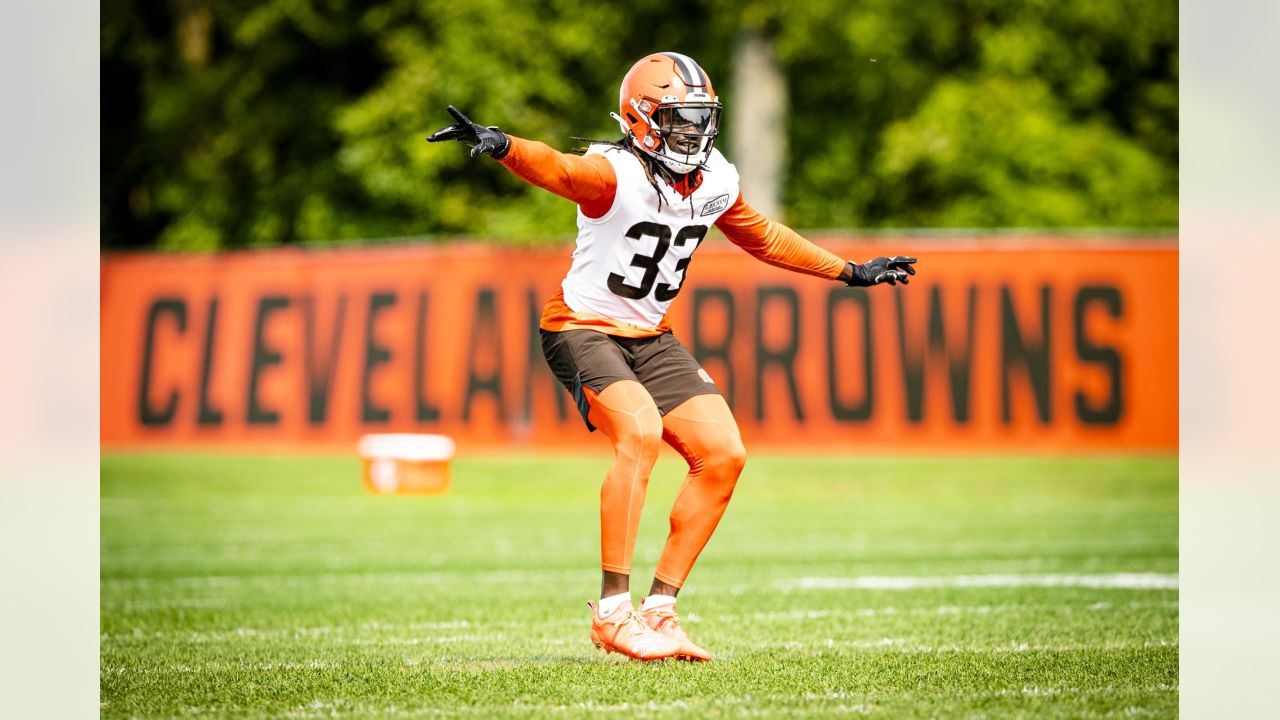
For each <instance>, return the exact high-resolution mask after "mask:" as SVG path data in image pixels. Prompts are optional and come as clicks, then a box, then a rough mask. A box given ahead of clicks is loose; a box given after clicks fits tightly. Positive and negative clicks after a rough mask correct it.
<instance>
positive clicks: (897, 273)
mask: <svg viewBox="0 0 1280 720" xmlns="http://www.w3.org/2000/svg"><path fill="white" fill-rule="evenodd" d="M915 261H916V259H915V258H913V257H906V256H905V255H895V256H893V257H891V258H887V257H878V258H875V259H874V260H869V261H867V262H865V263H863V264H861V265H859V264H858V263H855V262H853V261H850V262H849V271H850V275H849V279H848V283H849V285H850V286H852V287H871V286H872V285H879V284H880V283H889V284H890V285H897V284H898V283H902V284H903V285H906V284H907V283H908V282H910V281H909V280H908V279H907V276H908V275H915V274H916V269H915V268H913V267H911V265H912V263H914V262H915Z"/></svg>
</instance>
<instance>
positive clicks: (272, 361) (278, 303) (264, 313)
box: [245, 295, 289, 425]
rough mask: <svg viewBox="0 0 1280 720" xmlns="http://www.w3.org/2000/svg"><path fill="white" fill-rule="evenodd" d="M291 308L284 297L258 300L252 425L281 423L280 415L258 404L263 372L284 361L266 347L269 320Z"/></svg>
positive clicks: (251, 387)
mask: <svg viewBox="0 0 1280 720" xmlns="http://www.w3.org/2000/svg"><path fill="white" fill-rule="evenodd" d="M288 307H289V298H288V297H286V296H284V295H267V296H264V297H261V298H259V299H258V319H257V321H256V322H255V323H254V328H253V361H252V363H251V364H250V366H249V367H250V369H249V400H248V402H246V403H245V406H246V407H247V408H248V413H247V415H246V418H245V419H246V421H247V422H248V423H249V424H250V425H275V424H276V423H278V422H280V413H278V412H276V411H275V410H272V409H270V408H264V407H262V404H261V403H260V402H258V380H259V379H260V378H261V377H262V372H263V371H264V370H266V369H267V368H268V367H271V366H272V365H279V364H280V361H281V360H282V359H283V358H282V356H281V355H280V353H279V352H277V351H276V349H275V348H270V347H267V345H266V327H267V319H268V318H269V317H270V316H271V314H272V313H274V312H276V311H278V310H284V309H286V308H288Z"/></svg>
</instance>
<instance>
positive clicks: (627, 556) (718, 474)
mask: <svg viewBox="0 0 1280 720" xmlns="http://www.w3.org/2000/svg"><path fill="white" fill-rule="evenodd" d="M588 398H589V399H590V401H591V412H590V414H589V415H588V417H589V419H590V420H591V423H592V424H593V425H595V426H596V427H598V428H600V429H601V430H602V431H603V432H604V433H605V435H607V436H608V437H609V439H610V440H611V441H613V450H614V461H613V465H612V466H610V468H609V472H608V474H607V475H606V476H605V481H604V485H603V486H602V487H601V489H600V545H601V566H602V567H603V568H604V569H605V570H609V571H611V572H616V573H622V574H626V575H629V574H630V572H631V555H632V552H633V551H634V549H635V541H636V532H637V530H638V528H639V526H640V511H641V509H642V508H643V507H644V496H645V490H646V488H647V487H648V484H649V473H650V472H651V471H652V470H653V464H654V462H656V461H657V459H658V449H659V447H660V445H659V441H660V440H666V442H667V443H668V444H670V445H671V446H672V447H674V448H675V449H676V450H677V451H678V452H679V453H680V454H681V455H682V456H683V457H684V459H685V460H686V461H687V462H688V463H689V474H688V475H687V476H686V477H685V481H684V485H683V486H682V487H681V488H680V494H679V495H678V496H677V497H676V502H675V506H674V507H673V508H672V509H671V533H670V535H668V537H667V544H666V547H665V548H664V549H663V551H662V556H661V558H660V559H659V560H658V568H657V571H656V572H655V573H654V574H655V576H656V577H657V578H658V579H659V580H661V581H662V582H665V583H668V584H670V585H674V586H676V587H680V586H681V585H683V584H684V581H685V578H686V577H688V575H689V570H690V568H692V567H693V563H694V561H696V560H697V559H698V554H699V553H701V552H702V548H703V547H705V546H706V544H707V540H708V539H710V538H711V533H712V532H714V531H715V529H716V525H717V524H718V523H719V522H720V517H721V516H722V515H724V510H725V507H726V506H727V505H728V503H729V498H730V497H731V496H732V495H733V488H734V485H735V484H736V483H737V481H738V475H739V474H740V473H741V472H742V466H743V463H745V462H746V451H745V450H744V449H743V447H742V439H741V438H740V437H739V435H738V424H737V422H735V421H734V419H733V414H732V413H731V412H730V411H729V406H728V405H727V404H726V403H725V401H724V398H723V397H721V396H719V395H698V396H695V397H692V398H690V399H688V400H686V401H685V402H683V403H681V404H680V406H679V407H677V408H676V409H674V410H672V411H671V412H669V413H667V415H666V417H662V416H661V415H659V413H658V408H657V406H656V405H654V403H653V398H652V397H650V395H649V392H648V391H647V390H645V389H644V386H643V385H641V384H640V383H638V382H635V381H633V380H621V381H618V382H615V383H613V384H612V385H610V386H609V387H607V388H605V389H604V391H603V392H600V393H599V394H597V393H594V392H591V391H588Z"/></svg>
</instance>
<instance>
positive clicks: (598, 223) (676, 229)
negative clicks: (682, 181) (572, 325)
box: [561, 145, 738, 328]
mask: <svg viewBox="0 0 1280 720" xmlns="http://www.w3.org/2000/svg"><path fill="white" fill-rule="evenodd" d="M587 154H588V155H596V154H602V155H604V156H605V158H607V159H608V160H609V163H610V164H611V165H613V170H614V173H615V174H616V175H617V179H618V187H617V191H616V194H615V196H614V199H613V207H611V208H609V212H608V213H606V214H605V215H604V216H603V217H600V218H597V219H593V218H589V217H587V216H585V215H583V214H582V208H578V246H577V248H576V249H575V250H574V251H573V265H572V266H571V267H570V268H569V274H568V275H566V276H565V278H564V282H563V283H561V287H562V289H563V290H564V302H565V305H567V306H568V307H569V309H570V310H573V311H574V312H581V313H591V314H594V315H600V316H602V317H606V318H609V319H612V320H620V321H622V322H626V323H630V324H632V325H639V326H642V327H650V328H652V327H657V326H658V325H659V324H660V323H661V322H662V319H663V317H664V316H665V315H666V314H667V308H668V307H669V306H670V305H671V301H672V300H674V299H675V297H676V293H678V292H679V291H680V287H681V286H682V285H684V280H685V273H686V271H687V270H688V267H689V262H690V260H691V259H692V256H693V253H694V251H695V250H697V249H698V245H700V244H701V243H702V239H703V238H704V237H705V236H706V234H707V231H709V230H710V229H711V226H712V225H715V223H716V220H719V219H720V216H721V215H723V214H724V213H725V211H726V210H728V209H729V206H730V205H732V204H733V203H734V201H735V200H737V199H738V171H737V169H736V168H734V166H733V165H732V164H731V163H730V162H729V161H728V160H726V159H725V158H724V156H723V155H721V154H720V151H719V150H712V152H711V157H710V158H709V159H708V160H707V168H706V170H704V171H703V174H702V185H700V186H699V187H698V189H697V190H695V191H694V192H693V195H692V197H691V198H684V197H681V196H680V193H679V192H677V191H676V190H675V189H674V188H672V187H670V186H669V185H667V184H666V183H665V182H663V181H662V180H661V178H658V179H657V180H658V188H659V189H660V190H661V192H662V193H663V202H662V209H661V210H659V209H658V195H657V193H655V192H654V189H653V186H652V185H650V184H649V180H648V179H647V178H646V177H645V172H644V168H643V167H642V166H641V164H640V160H639V159H637V158H636V157H635V156H634V155H632V154H631V153H630V152H628V151H627V150H623V149H617V148H614V147H613V146H610V145H592V146H591V147H590V148H589V149H588V150H587ZM690 201H692V214H693V216H692V217H690Z"/></svg>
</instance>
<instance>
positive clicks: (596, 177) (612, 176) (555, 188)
mask: <svg viewBox="0 0 1280 720" xmlns="http://www.w3.org/2000/svg"><path fill="white" fill-rule="evenodd" d="M507 138H508V139H509V140H511V148H510V149H509V150H507V154H506V156H505V157H503V158H502V159H501V160H499V161H498V162H500V163H502V164H503V165H504V166H505V167H506V168H507V169H508V170H510V171H511V172H512V173H514V174H515V175H516V177H519V178H520V179H521V180H524V181H525V182H528V183H530V184H533V185H537V186H538V187H540V188H542V189H544V190H550V191H551V192H553V193H555V194H556V195H559V196H560V197H562V198H565V199H567V200H572V201H573V202H575V203H577V204H578V206H579V207H581V208H582V213H583V214H584V215H586V216H587V217H589V218H598V217H604V214H605V213H607V212H609V208H610V207H613V197H614V195H615V194H616V192H617V190H618V176H617V174H616V173H614V172H613V166H612V165H610V164H609V161H608V159H606V158H605V157H604V156H603V155H573V154H570V153H562V152H560V151H559V150H556V149H554V148H552V147H551V146H549V145H546V144H545V143H540V142H537V141H536V140H525V139H523V138H518V137H516V136H514V135H508V136H507Z"/></svg>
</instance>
